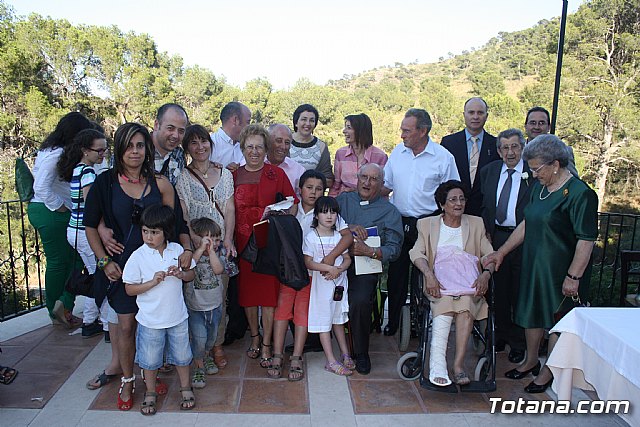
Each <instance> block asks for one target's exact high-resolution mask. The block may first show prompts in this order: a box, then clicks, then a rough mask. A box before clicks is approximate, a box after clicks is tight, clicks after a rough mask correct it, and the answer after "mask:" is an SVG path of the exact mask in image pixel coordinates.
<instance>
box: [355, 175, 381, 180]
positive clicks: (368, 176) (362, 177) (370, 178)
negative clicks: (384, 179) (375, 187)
mask: <svg viewBox="0 0 640 427" xmlns="http://www.w3.org/2000/svg"><path fill="white" fill-rule="evenodd" d="M358 179H359V180H360V181H362V182H367V181H369V182H378V181H380V178H378V177H377V176H370V175H358Z"/></svg>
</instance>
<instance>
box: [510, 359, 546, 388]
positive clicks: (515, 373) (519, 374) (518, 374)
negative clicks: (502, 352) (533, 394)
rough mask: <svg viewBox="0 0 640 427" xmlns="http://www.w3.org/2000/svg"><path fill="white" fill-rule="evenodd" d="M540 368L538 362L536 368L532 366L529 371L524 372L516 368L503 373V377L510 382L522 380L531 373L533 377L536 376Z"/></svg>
mask: <svg viewBox="0 0 640 427" xmlns="http://www.w3.org/2000/svg"><path fill="white" fill-rule="evenodd" d="M540 367H541V365H540V361H538V363H536V366H534V367H533V368H531V369H527V370H526V371H519V370H518V369H517V368H514V369H512V370H510V371H507V372H505V373H504V376H505V377H507V378H510V379H512V380H519V379H522V378H524V377H526V376H527V375H529V373H532V374H533V375H538V374H539V373H540ZM532 384H533V383H532ZM529 385H531V384H529ZM545 390H546V389H545ZM543 391H544V390H543ZM538 393H540V392H538Z"/></svg>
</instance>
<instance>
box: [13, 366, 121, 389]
mask: <svg viewBox="0 0 640 427" xmlns="http://www.w3.org/2000/svg"><path fill="white" fill-rule="evenodd" d="M0 375H1V373H0ZM117 376H118V375H117V374H113V375H108V374H107V372H106V371H102V373H101V374H98V375H96V376H95V377H93V379H91V380H89V382H88V383H87V388H88V389H89V390H97V389H99V388H100V387H102V386H104V385H106V384H109V383H110V382H111V380H112V379H114V378H115V377H117Z"/></svg>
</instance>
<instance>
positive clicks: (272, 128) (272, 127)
mask: <svg viewBox="0 0 640 427" xmlns="http://www.w3.org/2000/svg"><path fill="white" fill-rule="evenodd" d="M279 127H283V128H285V129H286V130H287V132H289V137H290V138H291V140H293V133H292V132H291V128H290V127H289V126H287V125H284V124H282V123H273V124H271V125H269V129H268V131H269V141H267V147H266V148H267V149H269V148H271V137H272V134H273V132H274V131H275V130H276V129H278V128H279Z"/></svg>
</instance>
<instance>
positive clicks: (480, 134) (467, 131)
mask: <svg viewBox="0 0 640 427" xmlns="http://www.w3.org/2000/svg"><path fill="white" fill-rule="evenodd" d="M464 135H465V137H466V138H467V139H466V141H471V137H472V136H474V135H471V134H470V133H469V130H467V128H464ZM475 137H476V138H478V141H482V140H483V138H484V129H482V130H481V131H480V133H479V134H477V135H475Z"/></svg>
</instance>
